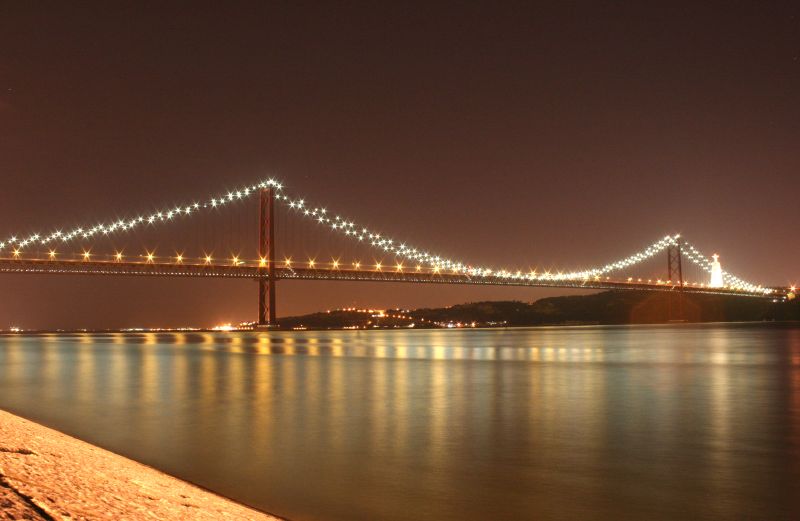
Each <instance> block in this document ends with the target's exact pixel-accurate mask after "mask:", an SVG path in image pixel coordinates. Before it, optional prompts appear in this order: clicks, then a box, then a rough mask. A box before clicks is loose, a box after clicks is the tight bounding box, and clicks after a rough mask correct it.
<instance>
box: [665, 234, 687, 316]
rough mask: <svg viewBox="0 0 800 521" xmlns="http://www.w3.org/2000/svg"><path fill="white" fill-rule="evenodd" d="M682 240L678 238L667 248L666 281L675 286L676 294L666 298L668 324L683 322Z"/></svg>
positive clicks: (671, 293)
mask: <svg viewBox="0 0 800 521" xmlns="http://www.w3.org/2000/svg"><path fill="white" fill-rule="evenodd" d="M681 242H682V239H681V237H680V236H678V238H677V240H676V242H675V244H670V245H669V246H668V247H667V280H669V281H671V282H672V284H673V285H677V287H678V291H677V293H673V292H670V294H669V296H668V302H669V304H668V306H669V309H668V311H667V313H668V319H669V321H670V322H684V321H685V320H686V318H685V316H684V314H683V262H682V261H683V259H682V255H681Z"/></svg>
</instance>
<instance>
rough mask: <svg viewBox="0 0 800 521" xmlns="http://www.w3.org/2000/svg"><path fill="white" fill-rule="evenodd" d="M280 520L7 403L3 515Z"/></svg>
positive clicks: (0, 478) (0, 430)
mask: <svg viewBox="0 0 800 521" xmlns="http://www.w3.org/2000/svg"><path fill="white" fill-rule="evenodd" d="M100 518H103V519H127V520H139V519H148V520H151V519H197V520H205V519H207V520H209V521H212V520H222V519H231V520H245V519H246V520H253V521H280V520H279V518H277V517H274V516H270V515H268V514H264V513H262V512H259V511H256V510H253V509H251V508H248V507H246V506H244V505H240V504H239V503H235V502H233V501H231V500H229V499H226V498H223V497H221V496H218V495H216V494H214V493H212V492H209V491H207V490H204V489H202V488H200V487H197V486H195V485H192V484H190V483H187V482H185V481H181V480H179V479H177V478H174V477H172V476H168V475H167V474H164V473H162V472H159V471H158V470H155V469H153V468H151V467H148V466H146V465H143V464H141V463H137V462H135V461H133V460H130V459H128V458H125V457H123V456H120V455H118V454H114V453H113V452H109V451H107V450H104V449H101V448H99V447H95V446H94V445H90V444H89V443H86V442H83V441H80V440H78V439H76V438H72V437H71V436H67V435H66V434H63V433H60V432H58V431H55V430H53V429H49V428H47V427H44V426H42V425H39V424H37V423H34V422H31V421H28V420H25V419H24V418H20V417H19V416H15V415H13V414H10V413H8V412H5V411H2V410H0V519H2V520H12V519H13V520H20V519H31V520H51V519H73V520H93V519H100Z"/></svg>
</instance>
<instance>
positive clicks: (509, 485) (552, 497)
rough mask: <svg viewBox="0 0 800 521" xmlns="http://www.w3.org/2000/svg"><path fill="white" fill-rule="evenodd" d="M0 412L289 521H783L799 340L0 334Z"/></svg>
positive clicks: (551, 333)
mask: <svg viewBox="0 0 800 521" xmlns="http://www.w3.org/2000/svg"><path fill="white" fill-rule="evenodd" d="M0 407H2V408H4V409H7V410H9V411H11V412H14V413H17V414H20V415H22V416H26V417H28V418H31V419H33V420H36V421H39V422H42V423H44V424H46V425H49V426H52V427H55V428H57V429H59V430H62V431H64V432H67V433H69V434H72V435H74V436H77V437H79V438H82V439H84V440H87V441H90V442H92V443H95V444H97V445H100V446H102V447H105V448H108V449H110V450H112V451H115V452H118V453H121V454H124V455H126V456H129V457H131V458H134V459H136V460H139V461H142V462H145V463H148V464H150V465H152V466H155V467H157V468H159V469H162V470H164V471H166V472H168V473H170V474H173V475H176V476H179V477H182V478H184V479H187V480H189V481H192V482H195V483H198V484H200V485H203V486H205V487H208V488H210V489H212V490H215V491H217V492H219V493H221V494H224V495H227V496H230V497H232V498H235V499H237V500H239V501H242V502H244V503H247V504H250V505H253V506H256V507H258V508H261V509H263V510H267V511H269V512H273V513H276V514H279V515H283V516H286V517H288V518H290V519H294V520H409V519H435V520H471V519H475V520H487V519H492V520H494V519H503V520H513V519H537V520H543V519H544V520H547V519H580V520H585V519H608V520H612V519H613V520H618V519H720V520H721V519H765V520H783V519H786V520H789V519H800V329H798V328H793V327H788V326H780V325H773V326H762V325H756V326H744V325H709V326H661V327H575V328H546V329H509V330H473V331H367V332H363V331H362V332H356V331H348V332H338V331H337V332H302V333H288V332H287V333H269V334H266V333H265V334H258V333H231V334H223V333H214V334H205V333H191V334H189V333H187V334H106V335H89V334H86V335H51V336H5V337H0Z"/></svg>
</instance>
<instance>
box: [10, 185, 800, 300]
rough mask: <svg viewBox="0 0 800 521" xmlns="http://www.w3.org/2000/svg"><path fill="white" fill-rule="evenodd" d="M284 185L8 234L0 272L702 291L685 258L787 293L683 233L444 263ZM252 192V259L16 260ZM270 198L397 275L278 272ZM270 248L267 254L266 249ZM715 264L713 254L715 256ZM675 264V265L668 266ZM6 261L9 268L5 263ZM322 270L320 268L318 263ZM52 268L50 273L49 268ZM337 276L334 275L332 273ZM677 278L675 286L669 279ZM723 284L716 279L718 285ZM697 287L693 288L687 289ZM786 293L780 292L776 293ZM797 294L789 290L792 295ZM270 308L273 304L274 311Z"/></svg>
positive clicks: (734, 287) (746, 289)
mask: <svg viewBox="0 0 800 521" xmlns="http://www.w3.org/2000/svg"><path fill="white" fill-rule="evenodd" d="M282 189H283V187H282V185H281V184H280V183H278V182H277V181H275V180H272V179H270V180H267V181H263V182H261V183H258V184H255V185H252V186H249V187H245V188H243V189H239V190H236V191H231V192H228V193H227V194H226V195H223V196H217V197H213V198H210V200H209V201H208V202H206V203H198V202H193V203H190V204H185V205H178V206H175V207H174V208H172V209H166V210H161V211H157V212H154V213H152V214H150V215H147V216H138V217H134V218H130V219H127V220H126V219H119V220H115V221H113V222H111V223H110V224H99V225H95V226H93V227H91V228H84V227H76V228H74V229H73V230H71V231H68V232H62V231H61V229H58V230H57V231H55V232H53V233H52V234H50V235H47V236H40V235H39V234H33V235H31V236H29V237H28V238H27V239H19V238H18V236H16V235H15V236H12V237H11V238H9V239H8V240H6V241H3V242H0V251H1V250H2V249H5V248H6V247H8V246H11V247H13V260H8V261H4V260H2V259H0V271H5V272H25V273H28V272H31V273H32V272H36V273H41V272H52V273H98V274H114V275H121V274H126V273H130V274H141V275H167V276H224V277H245V278H256V279H259V280H260V281H262V282H263V281H264V280H265V279H267V280H269V281H270V287H269V288H266V289H265V290H264V291H266V292H267V293H268V294H269V295H272V296H274V287H273V285H274V280H276V279H278V278H289V279H291V278H294V279H308V280H320V279H327V280H370V281H378V280H382V281H400V282H440V283H454V284H503V285H521V286H550V287H583V288H596V289H602V288H617V287H626V288H630V289H653V288H654V286H655V287H663V286H667V287H668V288H670V289H671V288H679V289H680V290H681V291H683V290H684V288H686V289H687V290H688V291H701V290H702V291H707V288H706V285H705V284H704V283H699V284H698V283H696V282H689V281H687V280H685V279H684V277H683V270H682V266H681V259H682V258H685V259H688V260H689V261H691V262H692V263H693V264H694V265H696V266H698V267H699V268H700V269H701V270H703V271H704V272H707V273H711V274H712V278H714V277H716V278H715V280H714V281H712V282H717V283H719V285H718V286H717V285H715V284H709V285H708V289H715V290H724V291H726V292H730V293H741V294H747V295H753V296H755V295H761V296H772V295H776V294H778V295H785V292H786V290H779V289H775V288H764V287H763V286H760V285H755V284H752V283H749V282H746V281H744V280H742V279H740V278H738V277H736V276H734V275H732V274H730V273H727V272H724V271H723V270H722V269H721V267H720V268H719V270H718V271H715V265H714V263H713V262H712V261H710V260H709V259H708V258H707V257H705V256H704V255H703V254H702V253H700V252H699V251H698V250H697V249H696V248H695V247H694V246H692V245H691V244H689V243H688V242H686V241H685V239H683V238H682V237H681V236H680V235H667V236H665V237H664V238H662V239H660V240H658V241H656V242H654V243H653V244H651V245H649V246H647V247H646V248H644V249H643V250H641V251H639V252H636V253H634V254H633V255H630V256H628V257H626V258H624V259H621V260H618V261H615V262H611V263H609V264H606V265H604V266H600V267H596V268H590V269H583V270H580V271H573V272H563V271H557V272H555V273H552V272H550V271H545V272H544V273H541V274H539V273H537V271H536V270H535V269H533V270H529V271H527V272H523V271H522V270H506V269H503V270H499V271H497V270H493V269H491V268H489V267H485V266H475V265H472V264H469V263H466V262H463V261H457V260H453V259H448V258H445V257H443V256H440V255H434V254H431V253H428V252H425V251H424V250H421V249H419V248H416V247H413V246H411V245H409V244H407V243H405V242H400V241H396V240H394V239H391V238H389V237H386V236H384V235H382V234H380V233H375V232H373V231H370V230H369V229H368V228H366V227H364V226H360V225H356V223H355V222H354V221H352V220H349V219H344V218H342V217H340V216H335V217H333V218H330V217H328V211H327V209H325V208H324V207H322V208H319V207H308V206H307V203H306V201H305V199H302V198H296V199H295V198H291V197H289V196H288V195H286V194H284V193H283V192H282ZM253 194H259V195H260V198H261V218H260V221H259V222H260V223H261V242H260V248H261V251H260V257H259V258H258V259H257V260H255V261H252V262H251V261H249V260H240V257H239V255H238V254H233V255H232V258H231V264H230V265H229V266H228V268H225V267H223V266H221V265H215V264H214V263H213V258H212V256H211V255H210V254H204V255H205V257H204V259H201V260H200V262H201V264H196V265H195V264H194V261H192V260H191V259H189V258H187V257H185V256H184V254H183V253H179V254H177V255H176V256H175V257H174V264H177V265H180V266H179V267H175V266H171V265H170V264H169V263H161V262H156V261H157V259H156V257H155V252H154V251H153V252H147V254H146V256H145V259H146V260H145V262H144V264H147V265H150V267H149V268H147V269H142V267H141V263H136V262H125V263H123V262H122V261H123V258H122V253H121V252H117V253H116V258H115V259H114V260H115V261H116V264H117V266H116V268H113V269H112V268H109V266H108V265H106V264H104V263H103V261H100V260H97V261H92V260H91V259H90V253H89V251H88V250H87V251H84V255H83V261H84V265H83V267H82V268H81V269H78V268H76V267H75V266H74V265H73V264H70V262H69V261H56V260H55V254H54V250H50V251H51V254H50V255H49V260H50V261H52V262H51V263H50V265H49V266H43V265H42V264H41V263H39V261H38V260H36V259H26V260H25V261H24V260H23V259H22V258H21V257H22V253H23V250H24V249H25V248H27V247H29V246H31V245H35V244H42V245H44V244H48V243H50V242H51V241H54V240H59V241H61V242H68V241H70V240H74V239H79V238H84V239H86V238H90V237H92V236H95V235H98V234H102V235H108V234H110V233H120V232H121V231H130V230H132V229H135V228H137V227H139V226H155V225H156V224H158V223H162V222H166V221H171V220H174V218H177V217H184V216H190V215H194V214H196V213H199V212H200V211H202V210H204V209H212V208H218V207H220V206H223V205H226V204H228V203H230V202H231V201H234V200H237V201H238V200H241V199H243V198H245V197H249V196H251V195H253ZM273 201H276V202H281V203H282V204H284V205H286V206H287V207H288V209H289V211H293V212H296V213H297V214H298V215H299V216H301V217H304V218H308V219H310V220H312V222H317V223H318V224H321V225H325V227H326V228H328V229H329V230H331V231H332V232H334V233H336V232H338V233H341V234H342V236H344V237H348V238H350V240H356V241H365V240H367V239H368V243H369V245H371V246H373V247H374V248H376V249H378V250H380V251H383V252H388V253H390V254H391V255H394V256H395V257H397V259H396V262H395V266H396V269H395V270H394V272H392V271H391V270H387V271H385V272H384V270H383V262H382V261H380V260H375V264H374V270H370V269H368V270H361V262H360V261H355V262H353V264H352V265H353V269H352V270H339V262H340V261H339V259H336V258H334V259H333V260H332V262H331V263H330V264H329V265H328V266H330V268H326V267H322V266H319V265H318V263H316V262H315V261H314V259H310V261H309V263H308V268H305V269H303V268H297V269H294V268H293V267H292V260H291V257H286V259H285V261H284V266H283V267H282V268H278V267H277V266H275V262H274V260H273V259H274V252H273V249H274V241H273V240H272V238H273V231H272V230H271V229H270V227H271V226H273V225H274V218H273V217H272V214H271V212H272V206H273ZM270 248H271V249H270ZM665 251H666V252H667V253H668V257H669V260H670V265H669V273H668V274H667V275H668V277H667V278H666V283H665V282H663V280H664V279H658V280H657V282H656V283H655V284H653V283H652V279H647V283H644V282H642V280H643V279H642V278H638V279H637V281H636V282H634V278H633V277H630V276H628V277H627V280H624V279H619V280H613V279H612V278H611V276H610V275H611V274H612V273H615V274H616V273H618V272H620V271H621V270H625V269H627V268H630V267H633V266H635V265H638V264H640V263H642V262H643V261H645V260H647V259H651V258H653V257H655V256H656V255H658V254H660V253H663V252H665ZM404 259H405V260H407V261H408V262H409V263H410V264H412V263H413V264H414V265H416V270H413V271H411V270H405V269H404V262H403V260H404ZM714 261H715V262H716V261H717V257H714ZM673 262H674V263H675V264H673ZM9 263H10V264H9ZM322 264H323V265H325V263H322ZM48 270H49V271H48ZM334 272H335V273H334ZM673 281H674V282H673ZM720 281H721V282H720ZM692 286H694V288H693V287H692ZM781 291H783V292H784V293H782V294H781V293H780V292H781ZM792 293H794V291H792ZM271 308H272V307H271Z"/></svg>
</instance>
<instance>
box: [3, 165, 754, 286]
mask: <svg viewBox="0 0 800 521" xmlns="http://www.w3.org/2000/svg"><path fill="white" fill-rule="evenodd" d="M264 188H272V189H273V190H274V198H275V200H276V201H277V202H280V203H283V204H285V205H286V206H287V207H288V208H289V209H290V210H294V211H295V212H296V213H298V214H300V215H302V216H304V217H307V218H309V219H311V220H313V221H315V222H316V223H317V224H319V225H323V226H326V227H329V228H330V229H331V231H333V232H339V233H341V234H343V235H344V236H346V237H349V238H351V239H353V240H356V241H358V242H362V243H366V244H368V245H370V246H372V247H373V248H376V249H378V250H380V251H382V252H384V253H389V254H392V255H395V256H396V257H400V258H403V259H407V260H409V261H415V262H416V263H418V264H422V265H425V266H429V267H430V268H431V269H432V271H433V272H434V273H438V272H440V271H448V272H453V273H463V274H465V275H469V276H474V277H496V278H504V279H518V280H530V281H581V280H590V279H597V278H599V277H601V276H604V275H607V274H608V273H611V272H615V271H619V270H622V269H624V268H628V267H631V266H634V265H636V264H639V263H641V262H643V261H645V260H647V259H649V258H651V257H653V256H655V255H656V254H658V253H660V252H663V251H664V250H665V249H666V248H668V247H670V246H674V245H677V244H678V241H679V238H680V236H679V235H674V236H673V235H667V236H666V237H664V238H663V239H660V240H658V241H656V242H654V243H653V244H651V245H649V246H647V247H646V248H644V249H643V250H641V251H638V252H636V253H634V254H633V255H630V256H628V257H626V258H624V259H621V260H617V261H615V262H612V263H609V264H606V265H604V266H602V267H599V268H591V269H586V270H581V271H574V272H567V273H561V272H557V273H550V272H548V271H545V272H543V273H539V272H537V271H536V270H531V271H528V272H523V271H521V270H518V271H508V270H492V269H490V268H488V267H483V266H472V265H469V264H467V263H465V262H462V261H456V260H452V259H448V258H446V257H443V256H440V255H434V254H432V253H429V252H426V251H424V250H421V249H418V248H415V247H412V246H410V245H408V244H406V243H404V242H400V241H397V240H394V239H392V238H390V237H386V236H384V235H382V234H380V233H377V232H374V231H371V230H370V229H368V228H366V227H363V226H359V225H356V223H355V222H353V221H351V220H348V219H344V218H342V217H340V216H338V215H336V216H333V217H331V214H330V213H329V212H328V210H327V209H326V208H324V207H311V206H309V205H308V204H307V203H306V200H305V199H303V198H299V197H297V198H292V197H290V196H288V195H286V194H285V193H284V191H283V184H282V183H280V182H278V181H277V180H275V179H268V180H265V181H261V182H259V183H257V184H254V185H250V186H246V187H244V188H240V189H238V190H235V191H229V192H227V193H225V194H221V195H219V196H216V197H211V198H209V199H207V200H206V201H205V202H202V203H200V202H193V203H190V204H184V205H178V206H175V207H172V208H167V209H163V210H160V211H156V212H153V213H150V214H149V215H138V216H136V217H132V218H128V219H118V220H115V221H111V222H108V223H107V224H97V225H94V226H91V227H81V226H79V227H76V228H73V229H72V230H70V231H67V232H65V231H62V230H61V229H58V230H56V231H54V232H52V233H50V234H49V235H44V236H43V235H40V234H38V233H36V234H32V235H30V236H28V237H26V238H20V237H18V236H12V237H10V238H8V239H6V240H5V241H0V251H3V250H4V249H6V248H7V247H12V248H13V249H14V255H15V256H19V254H20V253H21V251H22V250H23V249H24V248H26V247H28V246H31V245H44V246H47V245H50V244H53V243H59V242H60V243H66V242H69V241H72V240H75V239H90V238H92V237H96V236H105V235H110V234H112V233H119V232H129V231H131V230H134V229H137V228H140V227H143V226H147V225H157V224H161V223H167V222H170V221H174V220H176V219H177V218H180V217H187V216H190V215H194V214H197V213H199V212H201V211H204V210H206V211H208V210H212V209H219V208H222V207H225V206H228V205H230V204H231V203H234V202H237V201H240V200H242V199H246V198H249V197H251V196H253V195H254V194H256V193H258V192H259V190H260V189H264ZM681 248H682V253H683V254H684V255H686V257H687V258H689V260H691V261H692V262H693V263H694V264H696V265H698V266H700V267H701V268H702V269H703V270H705V271H707V272H710V271H711V268H710V265H711V262H710V260H709V259H708V258H707V257H706V256H705V255H703V254H702V253H700V252H699V251H698V250H697V249H696V248H694V246H692V245H690V244H688V243H687V242H685V241H681ZM120 255H121V254H119V253H117V257H118V259H119V256H120ZM148 255H149V260H150V261H152V254H148ZM51 257H53V252H52V251H51ZM84 257H85V258H87V259H88V256H87V254H86V253H85V254H84ZM206 261H207V262H210V257H208V256H207V257H206ZM261 264H262V265H263V264H264V259H261ZM398 266H400V267H402V264H398ZM723 277H724V280H725V282H726V284H727V285H729V286H730V287H732V288H735V289H742V290H745V291H750V292H760V291H764V292H768V290H764V289H763V288H762V287H761V286H757V285H755V284H752V283H749V282H747V281H744V280H742V279H740V278H738V277H736V276H735V275H733V274H731V273H728V272H725V271H723Z"/></svg>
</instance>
